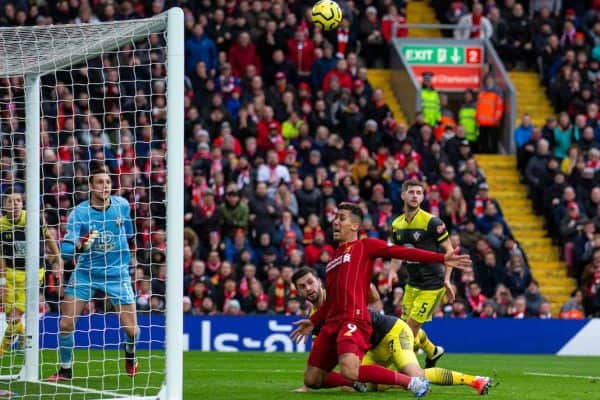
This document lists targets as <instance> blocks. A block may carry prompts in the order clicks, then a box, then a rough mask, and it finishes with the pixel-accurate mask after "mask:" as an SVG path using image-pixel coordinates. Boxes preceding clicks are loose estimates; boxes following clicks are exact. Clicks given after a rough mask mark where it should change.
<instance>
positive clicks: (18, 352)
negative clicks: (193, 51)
mask: <svg viewBox="0 0 600 400" xmlns="http://www.w3.org/2000/svg"><path fill="white" fill-rule="evenodd" d="M183 80H184V76H183V12H182V11H181V9H179V8H173V9H171V10H169V11H168V12H166V13H164V14H161V15H158V16H156V17H153V18H149V19H140V20H129V21H120V22H113V23H101V24H92V25H89V24H81V25H60V26H47V27H19V28H1V29H0V136H1V141H2V142H1V152H0V190H1V194H2V197H1V199H2V219H1V220H0V240H1V243H0V258H1V261H0V263H1V265H0V266H1V267H2V268H1V273H0V292H1V294H2V304H1V306H2V309H1V312H0V335H1V336H2V347H1V348H0V357H1V358H0V368H1V371H0V375H1V376H0V399H1V398H5V397H7V398H22V399H84V398H85V399H99V398H102V399H106V398H152V399H156V398H165V399H166V398H169V399H179V398H182V394H181V385H182V354H181V352H182V350H183V342H182V338H183V332H182V330H183V329H182V328H183V322H182V321H183V317H182V293H183V288H182V286H183V277H182V273H183V272H182V267H181V260H182V259H183V252H182V248H183V215H182V207H181V204H183V185H182V182H183V157H182V155H183V97H184V96H183V94H184V93H183ZM99 169H100V170H103V171H104V172H105V173H106V174H107V175H108V178H109V179H105V177H106V175H103V174H96V175H94V176H93V177H92V176H91V173H92V172H93V171H96V172H97V171H98V170H99ZM98 182H100V183H98ZM111 185H112V189H111V190H110V192H109V189H107V187H108V186H111ZM167 187H168V189H167ZM103 191H104V192H103ZM101 205H105V208H104V209H102V207H101ZM59 253H60V260H63V261H59ZM167 277H168V278H169V279H167ZM77 315H78V317H76V318H75V319H73V318H71V316H77ZM136 321H137V322H136ZM167 349H168V351H167ZM57 373H59V375H58V376H57V375H56V374H57ZM53 375H54V378H58V379H50V380H48V378H49V377H52V376H53Z"/></svg>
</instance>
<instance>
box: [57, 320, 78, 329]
mask: <svg viewBox="0 0 600 400" xmlns="http://www.w3.org/2000/svg"><path fill="white" fill-rule="evenodd" d="M59 327H60V331H61V332H73V330H74V329H75V319H74V318H70V317H62V318H61V319H60V323H59Z"/></svg>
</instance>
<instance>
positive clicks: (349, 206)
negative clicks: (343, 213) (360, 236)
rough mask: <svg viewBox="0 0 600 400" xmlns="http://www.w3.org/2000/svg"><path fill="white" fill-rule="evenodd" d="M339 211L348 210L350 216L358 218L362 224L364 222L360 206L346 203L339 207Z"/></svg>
mask: <svg viewBox="0 0 600 400" xmlns="http://www.w3.org/2000/svg"><path fill="white" fill-rule="evenodd" d="M338 210H348V211H350V214H352V215H354V216H356V217H358V219H360V222H362V221H363V218H364V214H363V212H362V210H361V208H360V206H359V205H358V204H354V203H347V202H344V203H341V204H340V205H339V207H338Z"/></svg>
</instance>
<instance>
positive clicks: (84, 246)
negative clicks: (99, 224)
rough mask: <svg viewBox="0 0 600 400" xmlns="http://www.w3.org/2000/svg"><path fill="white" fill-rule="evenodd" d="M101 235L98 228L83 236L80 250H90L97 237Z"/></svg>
mask: <svg viewBox="0 0 600 400" xmlns="http://www.w3.org/2000/svg"><path fill="white" fill-rule="evenodd" d="M99 235H100V232H98V231H97V230H93V231H91V232H90V233H89V234H87V235H86V236H83V237H82V238H81V240H80V241H79V251H80V252H84V251H88V250H89V249H91V248H92V246H93V245H94V242H95V241H96V239H98V236H99Z"/></svg>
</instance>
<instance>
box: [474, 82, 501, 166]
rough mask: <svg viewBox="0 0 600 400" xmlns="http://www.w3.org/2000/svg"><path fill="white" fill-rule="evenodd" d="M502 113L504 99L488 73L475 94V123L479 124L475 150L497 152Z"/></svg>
mask: <svg viewBox="0 0 600 400" xmlns="http://www.w3.org/2000/svg"><path fill="white" fill-rule="evenodd" d="M503 114H504V100H503V98H502V94H501V92H500V90H499V89H498V88H497V87H496V82H495V80H494V77H493V76H491V75H488V76H487V77H486V78H485V85H484V87H483V88H482V89H481V91H480V92H479V95H478V96H477V113H476V118H477V124H478V125H479V132H480V136H479V140H478V142H477V148H478V149H477V150H478V151H479V152H482V153H493V154H495V153H497V152H498V142H499V140H500V137H501V136H500V126H501V125H502V116H503Z"/></svg>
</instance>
